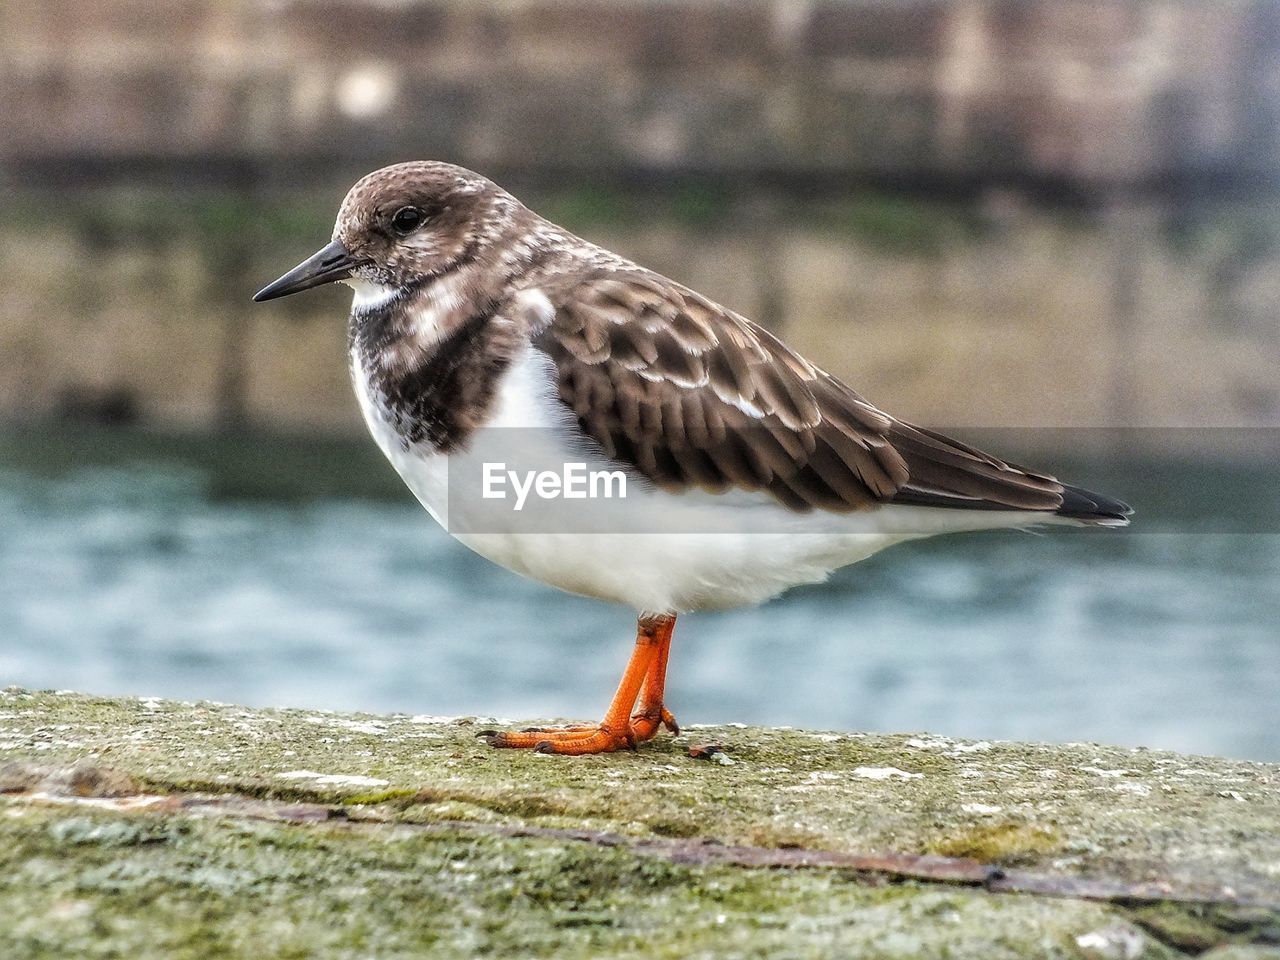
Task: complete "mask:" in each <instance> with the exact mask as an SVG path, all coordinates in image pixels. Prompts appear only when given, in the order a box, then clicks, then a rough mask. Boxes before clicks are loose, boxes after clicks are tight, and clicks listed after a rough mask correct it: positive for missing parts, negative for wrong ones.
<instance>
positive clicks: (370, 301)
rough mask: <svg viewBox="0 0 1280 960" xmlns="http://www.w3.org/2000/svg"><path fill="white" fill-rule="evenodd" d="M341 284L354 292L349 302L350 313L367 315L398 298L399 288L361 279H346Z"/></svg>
mask: <svg viewBox="0 0 1280 960" xmlns="http://www.w3.org/2000/svg"><path fill="white" fill-rule="evenodd" d="M342 282H343V283H345V284H346V285H347V286H348V287H350V288H351V289H352V290H354V291H355V292H356V295H355V297H354V298H353V299H352V301H351V311H352V313H369V312H371V311H373V310H378V309H380V308H382V307H385V306H386V305H387V304H388V303H390V302H391V301H392V300H394V299H395V298H396V297H398V296H400V288H399V287H391V286H388V285H387V284H385V283H374V282H373V281H371V280H365V279H364V278H362V277H348V278H347V279H345V280H343V281H342Z"/></svg>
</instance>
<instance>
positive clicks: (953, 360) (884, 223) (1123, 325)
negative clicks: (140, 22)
mask: <svg viewBox="0 0 1280 960" xmlns="http://www.w3.org/2000/svg"><path fill="white" fill-rule="evenodd" d="M528 199H529V201H530V203H531V204H533V205H534V206H535V207H544V208H546V207H548V205H549V206H550V207H552V208H554V206H555V204H554V203H553V202H552V201H551V200H549V199H548V200H546V202H545V203H542V202H539V201H540V200H543V199H544V198H540V197H538V196H531V197H529V198H528ZM104 202H105V201H102V200H95V201H83V200H82V201H78V203H85V204H86V205H87V206H89V207H93V206H94V205H95V204H96V205H101V204H103V203H104ZM331 206H332V204H331V203H327V204H321V203H320V202H319V201H317V202H315V203H314V204H308V208H311V207H314V208H315V210H317V211H318V212H320V214H321V216H320V217H318V218H316V220H317V222H315V223H313V224H311V225H310V226H302V225H297V226H290V227H287V228H282V229H287V233H286V234H284V235H282V236H280V237H277V238H274V239H272V238H267V239H266V240H265V241H264V246H263V249H262V250H261V251H259V252H257V253H255V254H254V255H252V256H248V257H247V259H246V258H245V256H242V255H241V254H236V253H234V252H233V253H231V254H229V253H228V249H229V248H228V247H227V245H226V238H227V236H228V235H229V234H231V233H234V232H235V231H236V230H238V229H240V228H239V227H237V226H235V225H234V224H233V225H232V226H230V227H228V228H227V230H226V231H225V232H223V233H215V232H211V231H212V228H211V227H205V226H199V225H198V223H199V222H200V221H199V219H198V218H194V217H191V216H188V215H175V214H173V213H172V212H170V213H163V212H157V213H156V214H155V219H154V220H150V221H143V222H141V223H140V224H135V226H134V227H133V228H130V229H117V230H114V231H107V230H105V229H104V228H103V227H102V226H101V222H100V221H99V220H96V219H90V220H89V221H87V222H86V224H84V225H82V227H81V228H80V229H79V230H76V229H68V228H67V227H66V226H65V225H64V224H62V223H60V222H59V221H58V218H56V217H55V218H53V219H51V220H50V221H49V222H45V223H39V222H38V217H37V218H36V219H34V220H31V221H26V222H24V223H22V224H17V223H10V224H7V225H6V224H4V223H2V222H0V274H2V275H3V276H4V277H5V278H6V288H7V292H6V297H5V309H4V310H3V311H0V409H6V410H9V411H19V412H22V411H25V412H30V413H53V412H57V411H58V410H59V409H60V408H68V406H69V407H70V408H72V409H74V408H75V405H76V403H78V402H79V400H80V399H82V398H84V397H89V398H92V397H95V396H96V397H103V396H109V395H110V394H112V392H117V393H120V394H125V395H128V396H131V397H132V398H133V399H134V401H135V403H136V407H137V410H138V413H139V415H140V416H142V417H143V418H144V419H148V420H152V421H160V422H171V423H174V422H176V423H190V424H193V425H205V424H210V423H214V422H216V421H218V420H220V419H230V420H236V419H238V418H247V419H248V420H249V421H251V422H256V423H259V424H263V425H272V426H308V427H317V426H319V427H327V428H337V429H343V430H346V429H358V420H357V414H356V409H355V404H354V402H353V400H352V398H351V395H350V390H349V387H348V384H347V379H346V377H347V375H346V369H345V354H344V348H345V326H344V323H345V316H346V311H347V306H348V303H349V296H350V295H349V293H348V292H347V291H346V290H345V288H334V289H332V290H328V291H315V292H313V293H310V294H307V295H306V296H302V297H297V298H289V299H287V300H284V301H281V302H280V303H278V304H270V305H253V304H251V303H249V300H248V298H249V296H250V294H251V293H252V291H253V290H254V289H256V288H257V287H258V286H261V285H262V284H263V283H264V282H266V281H267V280H269V279H272V278H273V277H274V276H276V275H277V274H279V273H281V272H282V271H283V270H284V269H285V268H287V267H288V266H291V265H292V264H293V263H294V262H296V261H297V260H298V259H301V257H302V256H304V255H305V254H307V253H309V252H310V249H309V248H310V247H312V246H316V245H319V243H320V242H322V241H323V239H324V237H325V236H326V234H327V229H328V227H327V224H325V223H324V219H325V218H327V215H328V213H329V211H330V209H331ZM37 209H38V208H37ZM56 209H58V208H56V207H55V210H56ZM160 209H161V211H163V210H164V209H165V208H160ZM1258 216H1261V217H1262V221H1261V222H1262V224H1263V225H1264V226H1265V225H1267V224H1271V225H1274V224H1276V223H1277V222H1278V221H1280V218H1278V217H1277V215H1276V211H1275V210H1271V211H1270V212H1267V211H1262V212H1259V211H1258V210H1235V211H1232V212H1230V215H1226V214H1221V215H1219V216H1216V217H1215V218H1213V219H1207V220H1202V221H1196V222H1193V223H1189V224H1181V225H1179V224H1177V223H1175V222H1173V221H1171V219H1170V217H1169V215H1168V214H1167V212H1165V211H1162V210H1161V209H1160V208H1157V207H1131V208H1117V209H1116V210H1114V211H1112V212H1111V213H1110V214H1108V215H1107V216H1106V217H1104V218H1102V219H1100V220H1091V219H1078V218H1070V217H1066V216H1064V215H1062V214H1061V213H1059V212H1055V211H1051V210H1044V209H1039V208H1034V207H1019V206H1008V205H1006V206H1005V207H992V208H991V209H988V210H987V211H986V212H985V213H983V214H982V216H980V217H978V218H977V219H969V218H968V217H967V216H965V217H960V216H957V215H956V213H955V209H954V208H942V207H939V206H938V205H932V204H919V205H916V206H902V205H896V206H895V205H894V203H893V202H890V201H887V200H885V199H884V198H880V199H876V200H872V199H868V198H863V199H861V200H856V201H855V200H851V201H848V202H846V204H845V205H843V206H840V207H837V208H834V209H833V208H832V207H831V206H830V205H829V204H816V203H815V204H809V205H803V206H801V207H799V208H794V209H789V210H788V212H787V217H788V222H787V224H786V225H778V224H777V223H776V222H775V221H768V222H767V223H766V224H765V225H763V226H758V225H753V221H752V220H751V219H750V217H749V216H748V215H746V214H744V213H743V212H742V211H741V210H738V209H737V208H735V207H730V208H728V209H726V210H724V211H721V212H720V213H717V214H715V215H712V216H709V217H708V219H707V221H706V222H704V223H701V224H695V223H689V222H682V221H679V220H676V219H675V218H673V217H671V216H664V217H662V218H656V217H655V218H649V219H644V218H638V219H633V218H629V217H623V218H621V219H618V220H616V221H614V222H595V223H587V222H580V221H576V220H571V221H569V224H570V225H571V226H575V227H578V228H579V229H580V230H581V232H583V233H584V234H586V235H587V236H589V237H591V238H592V239H594V240H597V241H599V242H602V243H604V244H606V245H607V246H610V247H613V248H615V249H617V250H620V251H622V252H625V253H627V254H629V255H631V256H633V257H635V258H637V259H639V260H640V261H641V262H643V263H645V264H647V265H650V266H652V267H654V268H656V269H658V270H661V271H664V272H666V273H668V274H670V275H671V276H674V277H677V278H679V279H681V280H683V281H685V282H688V283H690V284H692V285H693V286H694V287H696V288H698V289H700V290H703V291H705V292H706V293H708V294H710V295H712V296H715V297H717V298H718V299H720V300H721V301H723V302H724V303H726V304H728V305H730V306H732V307H735V308H737V309H739V310H741V311H743V312H745V313H746V314H747V315H749V316H752V317H755V318H758V319H760V320H762V321H764V322H766V323H767V324H769V325H770V326H772V327H773V328H775V329H777V330H779V331H780V332H781V333H782V335H783V336H784V337H786V338H787V339H788V340H789V342H791V343H792V344H794V345H795V346H796V347H797V348H798V349H800V350H801V351H802V352H803V353H805V354H806V355H807V356H810V357H811V358H813V359H814V360H816V361H818V362H820V363H822V364H823V365H824V366H826V367H827V368H828V369H830V370H831V371H832V372H835V373H837V374H840V375H842V376H845V377H847V378H848V379H849V381H850V382H851V383H852V384H853V385H854V386H855V387H856V388H857V389H859V390H861V391H862V392H864V393H865V394H867V395H868V396H869V397H870V398H871V399H872V400H873V401H875V402H877V403H880V404H882V405H884V406H886V407H887V408H888V409H889V410H891V411H892V412H894V413H897V414H899V415H901V416H907V417H912V418H915V419H918V420H920V421H924V422H930V423H934V424H937V425H944V426H959V425H975V426H1023V425H1037V426H1117V425H1124V426H1154V425H1164V426H1223V425H1236V426H1246V425H1252V426H1275V425H1280V378H1278V377H1277V376H1276V370H1277V369H1280V337H1277V309H1278V308H1277V305H1278V304H1280V243H1277V242H1276V241H1275V240H1274V238H1272V239H1268V238H1267V237H1266V236H1261V235H1260V234H1259V233H1258V230H1259V229H1260V228H1259V226H1258V221H1257V220H1256V219H1255V218H1256V217H1258ZM562 219H563V218H562ZM104 234H109V235H110V237H111V239H110V242H109V244H107V245H106V246H103V244H102V242H101V238H102V237H103V235H104Z"/></svg>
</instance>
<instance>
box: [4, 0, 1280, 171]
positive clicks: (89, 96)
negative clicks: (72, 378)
mask: <svg viewBox="0 0 1280 960" xmlns="http://www.w3.org/2000/svg"><path fill="white" fill-rule="evenodd" d="M0 37H3V40H2V41H0V43H3V50H4V56H3V58H0V115H2V116H3V118H4V127H5V135H4V137H3V138H0V161H4V160H8V161H10V163H14V162H31V161H41V160H47V159H49V158H51V157H78V158H85V157H87V158H99V159H103V158H106V159H110V158H117V159H119V158H136V157H153V158H155V157H160V158H174V157H179V158H206V157H207V158H223V159H226V158H237V157H256V158H263V157H267V158H270V157H277V158H278V157H284V158H294V159H296V158H304V159H307V160H311V161H324V160H325V159H326V158H329V159H331V158H333V157H356V158H364V157H383V156H386V155H393V156H398V157H404V156H424V155H432V156H436V157H442V158H448V159H452V160H455V161H458V162H462V163H464V164H468V165H473V166H476V167H480V168H483V169H485V170H501V169H534V170H543V171H546V172H547V173H548V174H554V173H555V172H556V171H564V170H567V169H584V168H585V169H607V170H612V171H616V170H620V169H623V170H625V169H636V170H654V169H656V170H665V169H701V170H709V171H753V172H759V171H773V172H776V173H780V174H791V175H801V174H810V175H816V174H823V173H825V174H828V175H879V174H885V175H892V176H893V177H895V178H903V177H911V176H917V175H920V176H924V175H928V176H943V177H962V178H974V177H976V178H978V179H984V180H985V179H990V178H992V177H998V176H1005V177H1014V178H1033V179H1034V178H1050V179H1062V180H1066V181H1069V182H1072V183H1083V184H1094V183H1098V182H1103V183H1129V182H1134V181H1151V180H1153V179H1159V178H1163V177H1169V176H1175V175H1183V174H1188V173H1193V172H1197V171H1205V170H1212V171H1215V172H1222V173H1228V174H1239V175H1258V174H1262V175H1267V176H1270V175H1271V174H1273V173H1274V171H1275V170H1276V169H1277V161H1278V160H1280V132H1278V131H1280V5H1278V4H1277V3H1276V2H1275V0H1215V2H1212V3H1208V2H1191V0H690V2H684V3H675V2H671V0H628V2H625V3H623V2H614V0H500V2H488V3H480V2H475V0H416V2H415V0H406V2H397V3H390V2H381V0H274V2H271V0H164V2H163V3H155V2H153V0H71V2H67V3H59V4H51V3H6V4H4V5H2V6H0Z"/></svg>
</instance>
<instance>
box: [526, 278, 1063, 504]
mask: <svg viewBox="0 0 1280 960" xmlns="http://www.w3.org/2000/svg"><path fill="white" fill-rule="evenodd" d="M543 291H544V292H545V293H546V294H547V296H548V297H549V299H550V300H551V303H552V306H553V307H554V308H555V314H554V317H553V319H552V320H551V322H550V324H549V325H548V326H547V327H546V329H544V330H542V331H541V332H539V333H538V334H537V336H536V337H535V341H534V342H535V345H536V346H537V347H538V348H539V349H541V350H542V351H544V352H545V353H546V354H547V355H548V356H550V357H551V359H552V360H553V361H554V362H555V365H556V369H557V372H558V386H559V391H560V397H561V399H562V400H563V401H564V402H565V404H567V405H568V406H569V407H570V408H571V409H572V410H573V411H574V413H575V414H576V415H577V417H578V420H579V423H580V424H581V426H582V429H583V430H584V431H585V432H586V433H587V434H588V435H589V436H591V437H592V438H593V439H595V440H596V441H597V442H598V443H599V444H600V445H601V447H602V449H603V450H604V451H605V453H606V454H607V455H608V456H610V457H612V458H616V459H619V460H621V461H623V462H626V463H628V464H629V465H630V466H631V467H633V468H635V469H636V470H638V471H640V472H641V473H642V474H643V475H644V476H645V477H647V478H648V479H650V480H651V481H653V482H654V483H655V484H658V485H659V486H662V487H664V488H667V489H672V490H679V489H685V488H688V487H700V488H702V489H706V490H711V491H717V492H719V491H724V490H728V489H730V488H739V489H744V490H764V491H767V492H769V493H771V494H772V495H773V496H774V497H776V498H777V499H778V501H779V502H780V503H782V504H785V505H786V506H787V507H789V508H791V509H794V510H812V509H815V508H816V509H823V510H833V511H849V510H857V509H863V508H866V507H870V506H873V505H875V504H882V503H891V502H900V503H914V504H921V505H928V506H948V507H970V508H972V507H978V508H986V509H1022V510H1055V509H1058V508H1059V507H1061V506H1062V503H1063V487H1062V485H1061V484H1060V483H1058V482H1057V481H1056V480H1055V479H1053V478H1052V477H1048V476H1042V475H1039V474H1035V473H1031V472H1029V471H1025V470H1022V469H1020V468H1018V467H1014V466H1012V465H1010V464H1008V463H1005V462H1004V461H1001V460H998V459H996V458H995V457H992V456H989V455H987V454H985V453H982V452H980V451H978V450H975V449H973V448H972V447H969V446H966V445H965V444H963V443H960V442H958V441H955V440H951V439H949V438H947V437H944V436H942V435H940V434H937V433H934V432H932V431H930V430H925V429H923V428H919V427H914V426H912V425H910V424H907V423H903V422H901V421H898V420H895V419H894V418H892V417H890V416H889V415H888V414H886V413H884V412H882V411H880V410H878V409H876V408H875V407H873V406H872V405H871V404H869V403H867V401H866V400H864V399H863V398H862V397H860V396H859V395H858V394H857V393H855V392H854V391H853V390H851V389H850V388H849V387H848V386H846V385H845V384H844V383H842V382H841V381H839V380H837V379H836V378H834V377H832V376H830V375H829V374H826V373H824V372H823V371H821V370H819V369H818V368H817V367H815V366H813V364H811V363H809V362H808V361H807V360H805V359H804V358H803V357H801V356H799V355H798V354H796V353H795V352H794V351H792V350H791V349H790V348H788V347H787V346H786V345H785V344H783V343H782V342H781V341H780V340H778V339H777V338H776V337H774V336H773V335H772V334H770V333H769V332H768V331H766V330H763V329H762V328H760V327H758V326H756V325H755V324H753V323H751V322H750V321H749V320H746V319H745V318H743V317H740V316H738V315H737V314H735V313H733V312H732V311H729V310H726V309H725V308H723V307H721V306H719V305H717V304H715V303H712V302H711V301H710V300H707V299H706V298H705V297H702V296H700V295H699V294H697V293H694V292H693V291H691V290H689V289H687V288H685V287H682V286H680V285H679V284H677V283H674V282H673V281H670V280H667V279H666V278H664V277H661V276H659V275H657V274H654V273H651V272H649V271H646V270H642V269H640V268H638V267H637V268H630V269H621V268H601V269H599V270H596V271H594V272H590V273H587V274H585V275H581V276H579V277H577V278H567V277H566V278H564V279H563V280H561V281H559V282H558V283H551V284H549V285H547V286H544V288H543Z"/></svg>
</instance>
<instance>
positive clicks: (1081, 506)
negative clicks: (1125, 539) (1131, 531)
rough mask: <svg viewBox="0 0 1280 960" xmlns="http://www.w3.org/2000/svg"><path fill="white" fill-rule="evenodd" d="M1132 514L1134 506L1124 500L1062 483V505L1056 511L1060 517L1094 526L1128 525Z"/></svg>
mask: <svg viewBox="0 0 1280 960" xmlns="http://www.w3.org/2000/svg"><path fill="white" fill-rule="evenodd" d="M1132 514H1133V507H1131V506H1129V505H1128V504H1127V503H1125V502H1124V501H1123V500H1117V499H1115V497H1108V496H1107V495H1106V494H1102V493H1094V492H1093V491H1092V490H1086V489H1084V487H1073V486H1070V485H1068V484H1063V485H1062V506H1061V507H1059V508H1058V509H1057V511H1056V515H1057V516H1059V517H1065V518H1067V519H1069V520H1076V521H1078V522H1079V523H1081V524H1086V525H1088V526H1093V527H1127V526H1128V525H1129V517H1130V516H1131V515H1132Z"/></svg>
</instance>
